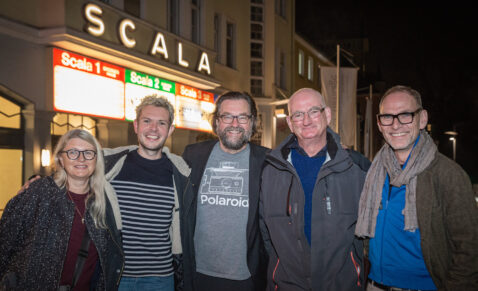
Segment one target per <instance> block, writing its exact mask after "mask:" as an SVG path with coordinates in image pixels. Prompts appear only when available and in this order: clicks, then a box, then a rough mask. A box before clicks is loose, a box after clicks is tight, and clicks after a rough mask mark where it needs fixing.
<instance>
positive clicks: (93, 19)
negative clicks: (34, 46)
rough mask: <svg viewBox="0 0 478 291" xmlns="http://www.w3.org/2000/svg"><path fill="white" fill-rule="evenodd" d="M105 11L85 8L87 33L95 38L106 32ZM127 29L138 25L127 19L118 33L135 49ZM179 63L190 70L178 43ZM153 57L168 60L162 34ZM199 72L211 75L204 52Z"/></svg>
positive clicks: (122, 21) (122, 22) (128, 45)
mask: <svg viewBox="0 0 478 291" xmlns="http://www.w3.org/2000/svg"><path fill="white" fill-rule="evenodd" d="M102 14H103V10H102V8H101V7H100V6H98V5H96V4H93V3H88V4H86V5H85V7H84V15H85V18H86V20H87V21H88V23H87V26H86V31H87V32H88V33H90V34H91V35H93V36H96V37H100V36H102V35H103V33H104V31H105V23H104V22H103V19H102V18H101V15H102ZM127 28H129V30H130V31H131V32H133V31H134V30H135V29H136V25H135V23H134V22H133V20H131V19H128V18H125V19H123V20H121V21H120V23H119V25H118V32H119V37H120V41H121V43H122V44H123V45H124V46H125V47H127V48H134V47H135V46H136V40H135V39H134V38H133V37H132V36H129V35H128V34H127V30H128V29H127ZM177 49H178V51H177V63H178V64H179V65H181V66H183V67H185V68H189V62H188V61H187V60H185V59H184V58H183V44H182V43H181V42H180V41H178V45H177ZM150 53H151V55H153V56H154V55H156V54H160V55H162V56H163V57H164V58H165V59H168V56H169V55H168V49H167V47H166V40H165V38H164V35H163V34H162V33H161V32H156V35H155V37H154V42H153V45H152V47H151V50H150ZM196 70H197V71H198V72H203V71H204V72H205V73H206V74H208V75H210V74H211V67H210V65H209V56H208V54H207V53H205V52H202V53H201V55H200V58H199V63H198V66H197V68H196Z"/></svg>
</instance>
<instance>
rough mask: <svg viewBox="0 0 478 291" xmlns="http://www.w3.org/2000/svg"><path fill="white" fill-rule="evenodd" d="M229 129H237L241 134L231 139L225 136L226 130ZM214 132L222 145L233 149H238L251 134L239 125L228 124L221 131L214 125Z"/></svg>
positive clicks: (246, 141)
mask: <svg viewBox="0 0 478 291" xmlns="http://www.w3.org/2000/svg"><path fill="white" fill-rule="evenodd" d="M229 131H239V132H241V133H242V135H241V136H240V137H239V138H237V139H233V138H230V137H228V136H227V132H229ZM216 132H217V136H218V137H219V140H220V141H221V143H222V144H223V145H224V147H225V148H227V149H230V150H235V151H237V150H240V149H241V148H242V147H243V146H244V145H245V144H247V143H248V142H249V140H250V139H251V136H252V131H251V130H245V129H244V128H242V127H240V126H238V127H234V126H228V127H226V128H224V130H222V131H221V130H219V128H218V127H216Z"/></svg>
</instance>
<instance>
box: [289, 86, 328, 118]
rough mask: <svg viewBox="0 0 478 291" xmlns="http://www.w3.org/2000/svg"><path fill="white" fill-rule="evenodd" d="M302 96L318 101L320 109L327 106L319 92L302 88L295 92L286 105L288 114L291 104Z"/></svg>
mask: <svg viewBox="0 0 478 291" xmlns="http://www.w3.org/2000/svg"><path fill="white" fill-rule="evenodd" d="M304 96H313V97H316V98H317V99H318V100H319V102H320V104H321V106H322V107H325V106H327V104H325V98H324V96H322V94H320V93H319V91H317V90H314V89H312V88H302V89H299V90H297V91H295V92H294V94H292V96H290V98H289V103H288V105H287V107H288V108H289V113H290V112H291V104H292V103H294V101H295V100H296V99H300V98H301V97H304Z"/></svg>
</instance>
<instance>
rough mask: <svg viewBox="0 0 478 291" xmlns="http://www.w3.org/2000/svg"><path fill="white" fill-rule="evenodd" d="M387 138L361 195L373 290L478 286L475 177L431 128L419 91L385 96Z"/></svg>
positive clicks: (382, 119) (361, 228)
mask: <svg viewBox="0 0 478 291" xmlns="http://www.w3.org/2000/svg"><path fill="white" fill-rule="evenodd" d="M379 110H380V114H378V115H377V124H378V128H379V130H380V132H382V134H383V137H384V139H385V141H386V143H385V144H384V146H383V147H382V148H381V149H380V151H379V152H378V153H377V155H376V156H375V159H374V160H373V163H372V166H371V167H370V170H369V172H368V174H367V179H366V181H365V185H364V188H363V191H362V197H361V199H360V209H359V217H358V221H357V226H356V230H355V233H356V235H357V236H360V237H365V238H370V241H369V250H368V254H369V259H370V262H371V270H370V275H369V282H368V286H367V290H372V291H375V290H478V227H477V225H478V211H477V207H476V203H475V201H474V194H473V190H472V187H471V183H470V179H469V178H468V175H467V174H466V173H465V172H464V171H463V169H462V168H461V167H460V166H459V165H458V164H456V163H455V162H454V161H452V160H450V159H448V158H447V157H445V156H444V155H442V154H441V153H439V152H438V150H437V147H436V145H435V143H434V141H433V140H432V138H431V137H430V136H429V135H428V133H427V132H426V131H425V130H424V129H425V127H426V125H427V122H428V113H427V111H426V110H424V109H422V101H421V96H420V93H418V92H417V91H416V90H413V89H412V88H410V87H406V86H395V87H392V88H390V89H389V90H388V91H387V92H386V93H385V94H384V96H383V97H382V99H381V101H380V105H379Z"/></svg>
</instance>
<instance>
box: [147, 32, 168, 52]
mask: <svg viewBox="0 0 478 291" xmlns="http://www.w3.org/2000/svg"><path fill="white" fill-rule="evenodd" d="M156 53H160V54H162V55H163V57H164V58H165V59H168V49H167V48H166V42H165V41H164V35H163V34H162V33H161V32H158V33H156V37H155V39H154V44H153V47H152V48H151V55H153V56H154V55H156Z"/></svg>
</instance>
